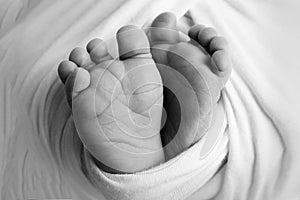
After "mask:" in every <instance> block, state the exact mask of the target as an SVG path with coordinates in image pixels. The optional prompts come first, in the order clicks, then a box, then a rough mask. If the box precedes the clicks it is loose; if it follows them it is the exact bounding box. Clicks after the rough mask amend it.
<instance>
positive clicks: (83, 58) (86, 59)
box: [69, 47, 92, 69]
mask: <svg viewBox="0 0 300 200" xmlns="http://www.w3.org/2000/svg"><path fill="white" fill-rule="evenodd" d="M69 60H70V61H72V62H74V63H75V64H76V65H77V66H78V67H82V68H86V69H88V68H89V67H90V66H91V65H92V61H91V58H90V55H89V54H88V52H87V51H86V50H85V49H83V48H81V47H77V48H75V49H73V50H72V52H71V53H70V56H69Z"/></svg>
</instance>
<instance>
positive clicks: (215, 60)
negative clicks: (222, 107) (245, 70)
mask: <svg viewBox="0 0 300 200" xmlns="http://www.w3.org/2000/svg"><path fill="white" fill-rule="evenodd" d="M176 23H177V20H176V17H175V16H174V15H173V14H172V13H163V14H161V15H159V16H158V17H157V18H156V19H155V20H154V21H153V23H152V25H151V27H150V28H149V29H148V38H149V40H150V44H151V53H152V56H153V59H154V60H155V62H156V63H157V65H158V68H159V71H160V73H161V76H162V79H163V85H164V107H165V109H166V113H167V119H166V123H165V125H164V127H163V129H162V131H161V137H162V142H163V146H164V149H165V153H166V154H165V156H166V158H167V159H170V158H172V157H175V156H176V155H178V154H179V153H180V152H182V151H184V150H186V149H187V148H189V147H190V146H191V145H192V144H194V143H195V142H197V141H198V140H199V139H200V138H201V137H202V136H203V135H204V134H205V133H206V132H207V130H208V129H209V127H210V125H211V120H212V116H213V112H214V110H216V108H219V106H217V103H218V100H219V99H220V95H221V90H222V89H223V88H224V86H225V83H226V82H227V80H228V79H229V76H230V73H231V62H230V56H229V52H228V45H227V41H226V40H225V39H224V38H223V37H219V36H217V33H216V31H215V30H214V29H213V28H206V27H205V26H203V25H195V26H193V27H192V28H190V30H189V32H188V36H189V39H190V40H189V41H188V40H187V41H184V42H182V41H181V38H180V35H179V32H178V30H177V27H176V26H177V25H176ZM165 66H167V67H165ZM172 74H173V75H172Z"/></svg>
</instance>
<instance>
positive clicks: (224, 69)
mask: <svg viewBox="0 0 300 200" xmlns="http://www.w3.org/2000/svg"><path fill="white" fill-rule="evenodd" d="M211 60H212V64H213V65H214V68H215V69H216V70H214V73H215V74H216V75H218V76H219V77H220V78H222V79H223V83H225V82H226V81H227V80H228V78H229V76H230V73H231V68H232V64H231V58H230V54H229V52H228V51H227V50H224V49H223V50H217V51H215V52H214V53H213V55H212V57H211ZM224 81H225V82H224Z"/></svg>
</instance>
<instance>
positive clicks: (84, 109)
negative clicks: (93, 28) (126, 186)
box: [58, 26, 164, 173]
mask: <svg viewBox="0 0 300 200" xmlns="http://www.w3.org/2000/svg"><path fill="white" fill-rule="evenodd" d="M116 37H117V43H118V47H119V55H120V57H119V60H114V59H113V58H112V56H111V55H110V54H109V52H108V49H107V46H106V45H105V43H104V42H103V41H101V40H100V39H94V40H92V41H90V42H89V44H88V45H87V51H86V50H84V49H82V48H75V49H74V50H73V51H72V52H71V54H70V57H69V60H68V61H63V62H61V63H60V65H59V68H58V72H59V76H60V79H61V80H62V82H63V83H64V85H65V89H66V96H67V99H68V102H69V104H70V106H71V109H72V114H73V118H74V122H75V126H76V128H77V130H78V133H79V136H80V138H81V140H82V141H83V143H84V145H85V147H86V148H87V150H88V151H89V152H90V153H91V154H92V155H93V156H94V157H95V158H96V160H95V161H96V162H97V164H98V165H99V167H101V168H102V169H103V170H105V171H108V172H111V173H122V172H137V171H141V170H145V169H147V168H150V167H152V166H155V165H158V164H159V163H161V162H164V152H163V150H162V144H161V138H160V126H161V124H160V123H161V114H162V103H163V88H162V81H161V77H160V74H159V71H158V70H157V68H156V65H155V63H154V61H153V59H152V56H151V54H150V47H149V42H148V39H147V37H146V35H145V33H144V32H143V31H142V30H141V29H138V28H137V27H134V26H125V27H123V28H121V29H120V30H119V31H118V32H117V35H116Z"/></svg>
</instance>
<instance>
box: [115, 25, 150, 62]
mask: <svg viewBox="0 0 300 200" xmlns="http://www.w3.org/2000/svg"><path fill="white" fill-rule="evenodd" d="M117 42H118V46H119V56H120V59H121V60H124V59H128V58H132V57H144V58H146V57H149V58H151V57H152V56H151V54H150V46H149V42H148V39H147V36H146V34H145V32H144V31H143V30H142V29H140V28H138V27H136V26H132V25H129V26H124V27H122V28H121V29H119V31H118V32H117Z"/></svg>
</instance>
